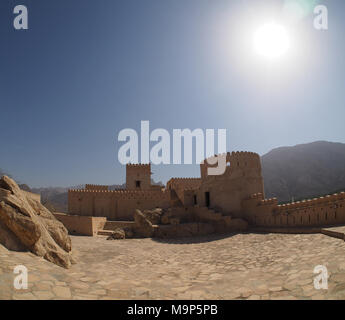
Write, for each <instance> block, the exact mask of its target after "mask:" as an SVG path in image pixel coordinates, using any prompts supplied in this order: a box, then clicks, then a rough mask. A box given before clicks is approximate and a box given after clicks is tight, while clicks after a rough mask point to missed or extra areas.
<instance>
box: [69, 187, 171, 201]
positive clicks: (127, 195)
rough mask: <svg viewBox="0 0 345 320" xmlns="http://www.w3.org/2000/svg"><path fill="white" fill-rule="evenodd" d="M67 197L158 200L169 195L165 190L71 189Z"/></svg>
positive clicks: (167, 197)
mask: <svg viewBox="0 0 345 320" xmlns="http://www.w3.org/2000/svg"><path fill="white" fill-rule="evenodd" d="M68 196H69V197H70V196H72V197H73V196H76V197H79V196H83V197H84V196H91V197H98V198H114V199H127V200H152V199H155V200H159V199H162V200H163V199H169V196H170V193H169V192H167V191H166V190H161V189H158V190H127V189H122V190H87V189H71V190H68Z"/></svg>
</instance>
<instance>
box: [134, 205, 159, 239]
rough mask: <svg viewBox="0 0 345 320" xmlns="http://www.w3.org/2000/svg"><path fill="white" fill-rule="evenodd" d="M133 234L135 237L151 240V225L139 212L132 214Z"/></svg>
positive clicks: (152, 230)
mask: <svg viewBox="0 0 345 320" xmlns="http://www.w3.org/2000/svg"><path fill="white" fill-rule="evenodd" d="M134 222H135V227H134V233H135V235H136V236H139V237H144V238H151V237H152V236H153V232H154V229H153V225H152V223H151V222H150V221H149V220H148V219H147V218H146V217H145V215H144V214H143V213H142V212H141V211H140V210H135V212H134Z"/></svg>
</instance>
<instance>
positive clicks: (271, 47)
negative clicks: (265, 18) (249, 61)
mask: <svg viewBox="0 0 345 320" xmlns="http://www.w3.org/2000/svg"><path fill="white" fill-rule="evenodd" d="M289 45H290V42H289V36H288V33H287V31H286V29H285V28H284V27H283V26H281V25H279V24H276V23H269V24H265V25H263V26H262V27H260V28H259V29H258V30H257V31H256V32H255V34H254V49H255V52H256V53H258V54H260V55H261V56H264V57H266V58H269V59H274V58H277V57H280V56H282V55H283V54H285V53H286V52H287V51H288V49H289Z"/></svg>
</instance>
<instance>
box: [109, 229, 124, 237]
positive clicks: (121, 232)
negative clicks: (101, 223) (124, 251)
mask: <svg viewBox="0 0 345 320" xmlns="http://www.w3.org/2000/svg"><path fill="white" fill-rule="evenodd" d="M120 239H126V232H125V230H123V229H121V228H117V229H115V230H114V232H112V234H111V235H110V236H109V237H108V238H107V240H120Z"/></svg>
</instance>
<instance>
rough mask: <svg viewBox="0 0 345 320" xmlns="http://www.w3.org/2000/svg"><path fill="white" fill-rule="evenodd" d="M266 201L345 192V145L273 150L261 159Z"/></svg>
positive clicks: (327, 144) (321, 142)
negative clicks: (271, 198)
mask: <svg viewBox="0 0 345 320" xmlns="http://www.w3.org/2000/svg"><path fill="white" fill-rule="evenodd" d="M261 161H262V172H263V176H264V183H265V193H266V194H265V195H266V197H277V198H278V200H279V202H282V201H290V200H291V199H292V198H294V199H295V200H300V199H305V198H311V197H315V196H319V195H324V194H328V193H334V192H337V191H343V190H345V144H343V143H334V142H327V141H316V142H312V143H307V144H300V145H297V146H294V147H281V148H276V149H273V150H272V151H270V152H268V153H267V154H265V155H264V156H262V158H261Z"/></svg>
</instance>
